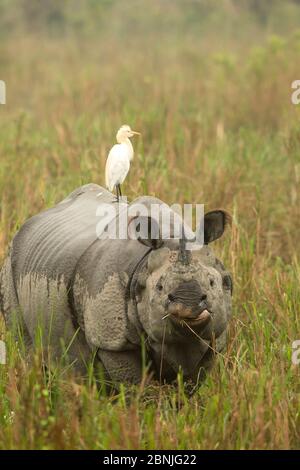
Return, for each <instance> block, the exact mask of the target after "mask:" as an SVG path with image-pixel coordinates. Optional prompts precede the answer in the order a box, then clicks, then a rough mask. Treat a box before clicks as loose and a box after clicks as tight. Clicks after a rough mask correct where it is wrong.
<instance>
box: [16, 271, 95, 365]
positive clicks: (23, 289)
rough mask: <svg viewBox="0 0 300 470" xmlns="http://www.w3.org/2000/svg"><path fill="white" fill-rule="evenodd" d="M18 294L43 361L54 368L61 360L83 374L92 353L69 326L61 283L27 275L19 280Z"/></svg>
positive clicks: (62, 283)
mask: <svg viewBox="0 0 300 470" xmlns="http://www.w3.org/2000/svg"><path fill="white" fill-rule="evenodd" d="M17 292H18V298H19V302H20V306H21V310H22V315H23V318H24V323H25V324H26V328H27V331H28V333H29V335H30V338H31V341H32V343H33V344H36V343H37V344H38V345H39V346H41V347H42V349H43V351H44V355H45V358H46V361H47V362H50V363H54V364H55V363H57V361H60V360H61V359H62V360H63V364H65V362H66V363H67V364H70V363H72V364H73V366H74V369H75V370H76V371H77V372H79V373H80V374H84V373H86V371H87V365H88V363H89V362H90V360H91V359H92V352H91V350H90V348H89V347H88V346H87V344H86V342H85V339H84V335H83V333H82V331H81V330H80V328H76V327H75V326H74V324H73V322H72V313H71V310H70V306H69V303H68V289H67V286H66V285H65V283H64V281H63V279H60V280H57V279H48V278H47V277H46V276H43V275H41V274H36V273H31V274H30V273H28V274H26V275H25V276H22V277H21V278H20V281H19V283H18V287H17Z"/></svg>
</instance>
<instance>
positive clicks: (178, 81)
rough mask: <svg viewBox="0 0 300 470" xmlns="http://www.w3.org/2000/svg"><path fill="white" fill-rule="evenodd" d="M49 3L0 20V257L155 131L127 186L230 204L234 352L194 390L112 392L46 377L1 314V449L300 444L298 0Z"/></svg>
mask: <svg viewBox="0 0 300 470" xmlns="http://www.w3.org/2000/svg"><path fill="white" fill-rule="evenodd" d="M5 3H7V2H5V1H4V0H1V1H0V11H2V7H3V5H4V4H5ZM38 3H39V2H35V1H32V2H31V8H33V9H37V10H34V11H35V12H36V15H35V16H34V20H33V19H30V18H31V16H30V11H27V10H26V11H25V10H24V2H22V1H21V0H12V1H11V3H10V7H9V8H7V9H6V10H5V13H3V15H1V16H0V23H1V28H0V29H1V33H0V79H3V80H5V81H6V84H7V104H6V105H5V106H0V200H1V207H0V258H1V260H2V259H3V258H4V256H5V253H6V252H7V247H8V244H9V242H10V240H11V239H12V237H13V234H14V233H15V232H16V230H17V229H18V227H20V226H21V224H22V223H23V222H24V221H25V220H26V219H27V218H28V217H29V216H31V215H33V214H35V213H37V212H38V211H40V210H42V209H43V208H45V207H49V206H51V205H53V204H55V203H56V202H58V201H59V200H61V199H62V198H63V197H65V196H66V195H67V194H68V193H69V192H70V191H72V190H73V189H74V188H75V187H77V186H79V185H81V184H84V183H88V182H96V183H99V184H103V183H104V165H105V159H106V156H107V151H108V149H109V148H110V146H111V145H112V143H113V142H114V136H115V132H116V129H117V128H118V126H119V125H121V124H123V123H125V122H127V123H129V124H130V125H132V126H133V127H134V128H136V129H137V130H139V131H141V132H142V134H143V137H142V139H140V140H137V141H136V143H135V148H136V158H135V160H134V163H133V165H132V168H131V171H130V175H129V178H128V180H127V181H126V184H125V188H124V189H125V193H126V194H127V195H128V197H130V198H134V197H135V196H137V195H140V194H146V193H147V194H155V195H156V196H158V197H159V198H161V199H163V200H165V201H166V202H167V203H170V204H171V203H174V202H180V203H184V202H198V203H205V205H206V210H209V209H212V208H215V207H223V208H225V209H227V210H229V211H230V212H231V213H232V214H233V221H234V223H233V227H232V231H231V233H227V234H226V235H225V236H224V238H223V239H222V240H220V241H218V242H216V243H215V244H214V245H215V250H216V252H217V253H218V254H219V255H220V258H221V259H222V260H223V261H224V263H225V264H226V266H227V267H228V268H229V269H230V270H231V272H232V273H233V278H234V295H233V318H232V320H231V323H230V332H229V333H230V334H229V341H228V348H227V351H226V352H225V353H224V355H223V356H220V357H218V358H217V361H216V366H215V368H214V369H213V371H212V372H211V374H210V375H209V376H208V378H207V380H206V382H205V383H204V384H203V386H202V387H201V388H200V389H199V390H198V391H197V392H196V393H195V394H194V396H193V397H192V398H190V399H189V398H188V397H187V396H185V393H184V389H183V386H182V381H181V378H180V376H179V378H178V385H177V386H174V387H171V386H163V387H159V386H158V385H156V384H151V383H148V382H147V381H146V382H145V383H143V384H142V385H141V387H139V388H137V389H126V387H122V388H121V390H120V392H119V393H118V394H117V395H116V396H109V395H106V394H105V392H104V390H103V388H102V389H100V390H99V389H97V387H96V385H95V381H94V379H93V377H92V375H91V374H89V376H88V379H87V380H86V381H84V382H83V381H80V380H79V379H76V378H75V377H74V375H73V374H72V371H70V370H69V369H66V368H65V367H63V366H61V367H58V368H57V369H56V370H55V371H54V372H52V374H50V375H49V374H47V373H45V371H44V370H43V368H42V353H41V350H40V348H37V350H36V352H35V353H34V356H33V358H32V360H31V362H28V361H27V360H26V356H25V354H24V351H23V347H22V340H21V341H20V342H19V343H18V345H17V344H16V342H15V340H14V339H13V337H12V335H11V333H10V332H8V331H5V327H4V324H3V322H1V321H0V339H4V340H5V341H6V343H7V349H8V363H7V365H6V366H0V448H3V449H4V448H5V449H16V448H25V449H28V448H38V449H39V448H43V449H46V448H47V449H69V448H79V449H109V448H118V449H127V448H131V449H133V448H145V449H153V448H160V449H170V448H177V449H191V448H195V449H222V448H225V449H279V448H292V449H295V448H299V447H300V431H299V430H300V407H299V398H300V388H299V371H300V369H299V366H296V365H292V362H291V354H292V349H291V347H292V342H293V341H294V340H296V339H299V338H300V325H299V323H300V289H299V286H300V266H299V253H300V248H299V245H300V244H299V233H300V213H299V184H300V156H299V155H300V127H299V117H300V115H299V113H300V105H299V107H297V106H293V105H292V104H291V102H290V95H291V82H292V81H293V80H295V79H299V70H298V62H297V57H298V56H299V51H300V34H299V31H297V30H296V27H297V23H298V24H299V18H300V7H299V5H298V4H297V3H296V2H292V1H291V2H288V1H287V2H277V1H275V0H274V1H272V2H271V3H272V8H270V10H268V12H267V14H266V12H265V11H264V8H263V7H261V6H260V7H257V8H258V10H257V11H256V12H255V10H253V9H252V8H250V6H249V5H250V4H251V5H253V4H254V3H255V2H235V1H227V2H225V1H224V2H223V1H222V2H220V1H218V2H214V1H211V2H207V1H203V2H202V3H201V2H197V1H195V2H193V1H189V2H179V1H172V2H171V1H166V2H160V1H158V0H153V2H151V4H150V2H145V1H144V0H141V1H139V2H137V1H135V0H130V1H129V2H118V1H105V2H99V5H100V6H99V7H96V6H95V5H96V3H95V2H92V1H90V2H78V8H77V9H72V8H71V7H70V6H68V5H69V3H68V2H65V5H66V6H65V7H61V9H60V8H59V7H57V9H56V10H55V11H54V12H53V10H52V7H51V3H52V2H49V3H48V2H47V8H46V9H45V10H39V7H38ZM183 3H184V5H183ZM200 3H201V4H202V6H200ZM261 3H263V2H261ZM84 4H85V6H84ZM125 4H126V6H125ZM20 5H21V6H22V5H23V8H18V7H19V6H20ZM53 18H54V19H53ZM7 25H9V26H7ZM128 395H129V396H131V397H132V398H131V399H130V400H128V399H127V397H128Z"/></svg>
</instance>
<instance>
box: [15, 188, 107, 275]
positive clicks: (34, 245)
mask: <svg viewBox="0 0 300 470" xmlns="http://www.w3.org/2000/svg"><path fill="white" fill-rule="evenodd" d="M112 199H113V196H112V195H111V194H110V193H109V192H107V191H106V190H105V189H103V188H101V186H98V185H95V184H90V185H86V186H83V187H81V188H78V189H77V190H76V191H74V192H73V193H71V194H70V195H69V196H68V197H67V198H66V199H64V200H63V201H62V202H60V203H59V204H57V205H56V206H55V207H53V208H51V209H48V210H46V211H44V212H42V213H40V214H38V215H36V216H33V217H32V218H30V219H29V220H28V221H27V222H25V224H24V225H23V226H22V227H21V229H20V230H19V232H18V233H17V235H16V236H15V238H14V240H13V243H12V250H11V263H12V269H13V275H14V281H15V283H16V284H17V283H18V281H19V279H20V277H21V276H24V275H26V274H28V273H37V274H43V275H45V276H46V277H48V278H52V279H53V278H58V277H60V276H61V275H63V276H64V278H65V279H67V280H68V279H70V277H71V275H72V272H73V270H74V267H75V265H76V263H77V261H78V259H79V258H80V256H81V255H82V253H83V252H84V251H85V250H86V249H87V248H88V246H89V245H90V244H91V243H93V241H94V240H95V239H96V225H97V221H98V218H97V216H96V210H97V207H98V205H99V204H100V203H101V202H103V201H105V202H111V200H112Z"/></svg>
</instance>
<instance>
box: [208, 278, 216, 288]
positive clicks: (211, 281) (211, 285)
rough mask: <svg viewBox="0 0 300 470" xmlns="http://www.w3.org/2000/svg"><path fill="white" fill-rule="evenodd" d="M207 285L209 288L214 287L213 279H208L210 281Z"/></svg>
mask: <svg viewBox="0 0 300 470" xmlns="http://www.w3.org/2000/svg"><path fill="white" fill-rule="evenodd" d="M209 285H210V287H214V285H215V281H214V280H213V279H210V281H209Z"/></svg>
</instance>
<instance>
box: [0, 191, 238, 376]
mask: <svg viewBox="0 0 300 470" xmlns="http://www.w3.org/2000/svg"><path fill="white" fill-rule="evenodd" d="M136 201H138V202H142V203H145V204H146V205H148V206H149V205H151V204H152V203H155V204H159V205H162V204H163V203H162V201H160V200H159V199H157V198H153V197H147V196H144V197H141V198H138V199H137V200H136ZM136 201H135V202H136ZM103 205H106V206H108V207H110V206H111V207H114V208H115V207H117V206H119V205H118V204H117V203H116V200H115V196H113V195H112V194H111V193H110V192H108V191H107V190H106V189H104V188H102V187H101V186H98V185H96V184H89V185H85V186H82V187H80V188H78V189H76V190H75V191H74V192H72V193H71V194H70V195H69V196H68V197H67V198H66V199H64V200H63V201H62V202H60V203H59V204H57V205H56V206H55V207H53V208H50V209H48V210H46V211H44V212H42V213H40V214H38V215H35V216H34V217H32V218H30V219H29V220H28V221H27V222H25V224H24V225H23V226H22V227H21V229H20V230H19V231H18V233H17V234H16V235H15V237H14V239H13V241H12V244H11V247H10V252H9V256H8V257H7V258H6V260H5V262H4V265H3V267H2V271H1V276H0V281H1V282H0V286H1V289H0V294H1V295H0V308H1V311H2V312H3V314H4V318H5V321H6V324H7V326H8V328H9V327H11V325H12V324H13V323H14V324H15V323H16V322H17V325H18V326H19V327H20V328H21V329H22V331H23V334H24V336H25V341H26V344H27V346H28V347H30V346H32V345H34V344H35V340H36V338H37V336H39V338H40V341H42V344H43V347H44V349H45V351H46V352H47V353H49V354H50V355H51V358H60V357H61V356H62V355H63V356H64V357H65V358H66V357H67V358H68V360H69V361H70V362H71V363H72V364H73V365H74V367H75V368H76V369H77V370H78V371H80V373H82V372H83V371H84V370H86V365H87V364H88V363H89V361H90V360H91V358H93V360H94V363H96V364H99V365H100V367H102V368H103V370H104V372H105V375H106V377H107V378H108V379H109V380H110V381H112V382H114V383H117V384H118V383H120V382H130V383H138V382H139V381H140V380H141V377H142V373H143V361H145V355H146V362H147V364H150V366H149V367H150V369H151V371H152V374H153V376H154V378H157V379H160V380H161V381H162V382H172V381H173V380H174V379H176V377H177V374H178V371H179V370H181V371H182V374H183V377H184V380H185V381H191V382H192V383H197V382H198V381H199V380H201V379H202V377H203V374H204V375H205V371H207V370H208V369H209V368H210V367H211V365H212V363H213V360H214V356H215V353H216V352H220V351H221V350H222V349H223V348H224V346H225V345H226V329H227V324H228V320H229V318H230V315H231V294H232V280H231V276H230V274H229V273H228V272H227V271H226V270H225V268H224V266H223V264H222V263H221V262H220V261H219V260H218V259H217V258H216V257H215V256H214V254H213V252H212V250H211V249H210V247H209V246H208V244H209V243H210V242H211V241H214V240H215V239H217V238H219V237H220V236H221V235H222V234H223V232H224V229H225V226H226V223H227V220H228V218H227V215H226V213H225V212H224V211H222V210H217V211H212V212H209V213H207V214H205V216H204V245H203V246H202V248H201V249H199V250H193V251H187V250H186V249H185V245H183V244H182V239H181V240H180V239H175V238H173V239H172V238H170V239H165V240H162V239H158V238H157V237H155V238H153V239H151V238H150V239H146V238H145V237H144V238H143V237H141V236H140V237H135V238H134V237H131V238H129V239H128V237H127V239H120V238H116V239H111V238H110V237H107V238H105V237H99V233H98V232H97V230H96V229H95V227H96V226H97V224H98V223H99V216H98V214H99V207H100V208H101V207H102V206H103ZM129 206H130V205H129ZM116 214H117V215H116V216H115V217H118V211H117V212H116ZM104 230H107V226H106V227H105V229H103V232H104Z"/></svg>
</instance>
